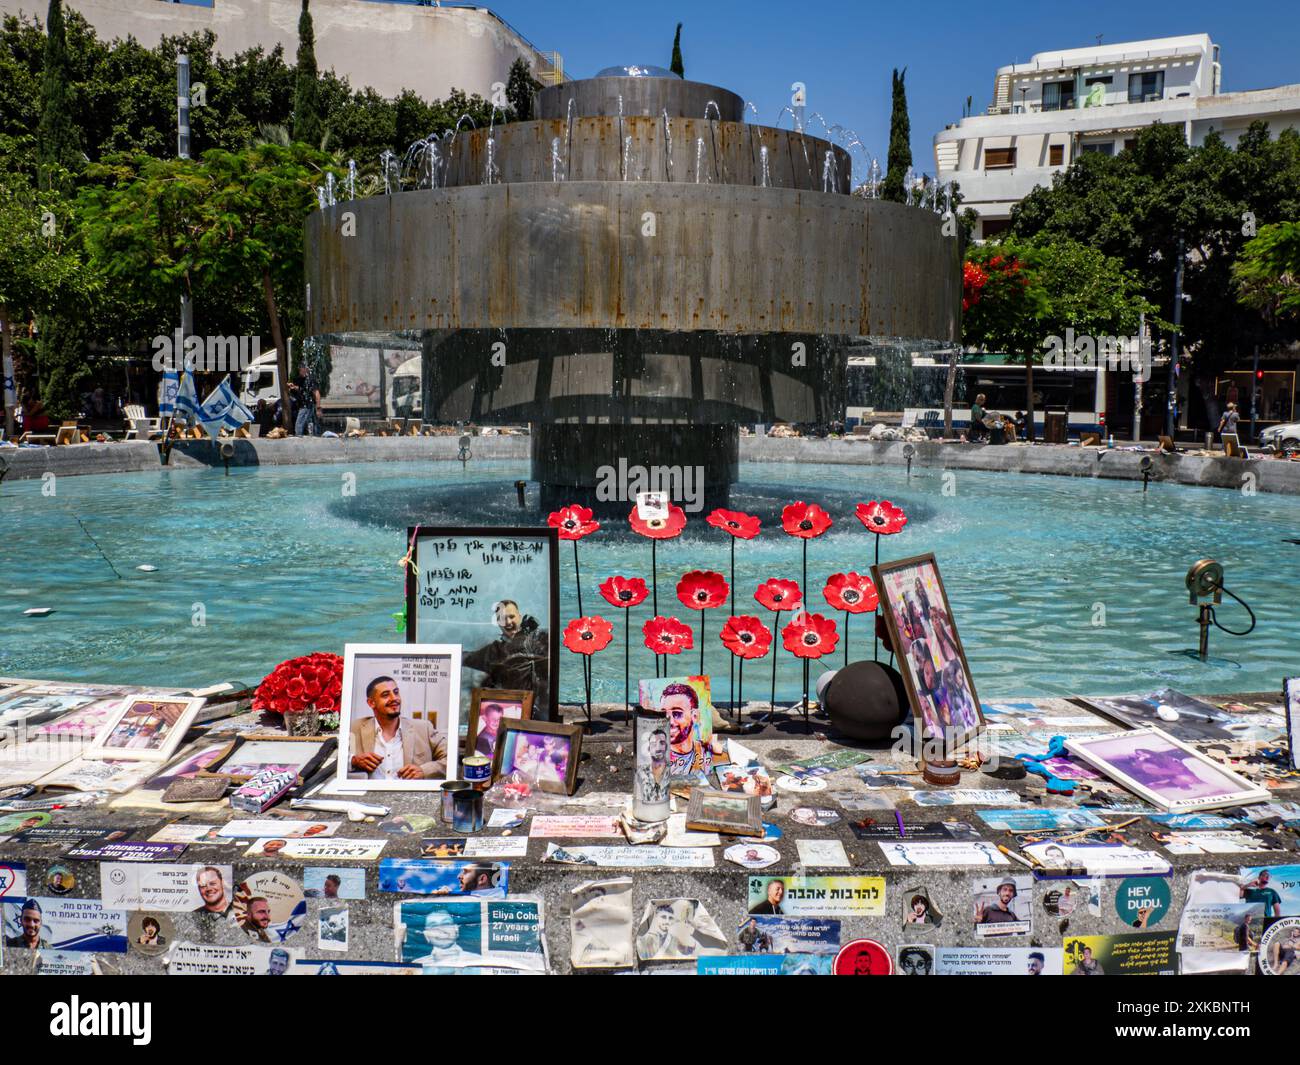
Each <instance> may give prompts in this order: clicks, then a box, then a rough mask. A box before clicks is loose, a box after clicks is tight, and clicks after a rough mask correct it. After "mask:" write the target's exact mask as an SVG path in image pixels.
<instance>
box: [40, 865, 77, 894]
mask: <svg viewBox="0 0 1300 1065" xmlns="http://www.w3.org/2000/svg"><path fill="white" fill-rule="evenodd" d="M45 886H46V887H48V888H49V889H50V891H52V892H53V893H54V894H56V895H66V894H67V893H68V892H69V891H71V890H72V889H73V888H75V887H76V886H77V876H76V874H75V873H74V872H73V871H72V870H71V869H69V868H68V867H67V866H66V865H51V866H50V868H49V871H48V872H47V873H46V874H45Z"/></svg>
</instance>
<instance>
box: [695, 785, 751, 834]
mask: <svg viewBox="0 0 1300 1065" xmlns="http://www.w3.org/2000/svg"><path fill="white" fill-rule="evenodd" d="M724 814H725V816H724ZM686 827H687V829H689V830H690V831H692V832H717V833H720V834H722V835H727V836H762V835H763V808H762V800H761V799H760V798H759V797H758V796H757V795H738V794H736V793H735V792H733V791H720V790H718V789H716V788H691V798H690V801H689V802H688V803H687V804H686Z"/></svg>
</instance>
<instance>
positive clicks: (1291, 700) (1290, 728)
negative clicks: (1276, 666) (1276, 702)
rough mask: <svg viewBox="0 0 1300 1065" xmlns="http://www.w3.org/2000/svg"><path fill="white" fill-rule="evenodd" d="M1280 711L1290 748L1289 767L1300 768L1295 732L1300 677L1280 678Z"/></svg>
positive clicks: (1298, 717) (1299, 716)
mask: <svg viewBox="0 0 1300 1065" xmlns="http://www.w3.org/2000/svg"><path fill="white" fill-rule="evenodd" d="M1282 712H1283V713H1284V714H1286V742H1287V746H1288V747H1290V749H1291V768H1292V769H1300V751H1297V750H1296V732H1297V731H1300V729H1298V728H1297V726H1300V677H1283V678H1282Z"/></svg>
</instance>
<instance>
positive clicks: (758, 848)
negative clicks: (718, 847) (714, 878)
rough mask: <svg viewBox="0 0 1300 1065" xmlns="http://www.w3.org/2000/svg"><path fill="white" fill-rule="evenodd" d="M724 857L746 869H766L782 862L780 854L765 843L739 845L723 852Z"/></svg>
mask: <svg viewBox="0 0 1300 1065" xmlns="http://www.w3.org/2000/svg"><path fill="white" fill-rule="evenodd" d="M722 856H723V857H724V858H726V859H727V861H729V862H733V863H734V864H736V865H743V866H744V867H745V868H746V869H766V868H767V867H768V866H769V865H776V863H777V862H779V861H780V860H781V854H780V852H779V851H778V850H777V849H776V848H775V847H769V846H767V844H765V843H737V844H735V846H732V847H728V848H727V849H726V850H725V851H723V852H722Z"/></svg>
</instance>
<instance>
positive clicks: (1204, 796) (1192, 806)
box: [1065, 728, 1268, 812]
mask: <svg viewBox="0 0 1300 1065" xmlns="http://www.w3.org/2000/svg"><path fill="white" fill-rule="evenodd" d="M1065 749H1066V750H1067V751H1069V752H1070V753H1071V754H1072V755H1074V757H1076V758H1078V759H1079V760H1080V761H1082V762H1087V763H1088V765H1090V766H1092V767H1093V768H1094V769H1096V770H1098V771H1099V772H1101V773H1104V774H1105V775H1106V776H1108V777H1110V779H1111V780H1113V781H1115V782H1116V783H1117V784H1122V785H1123V786H1124V787H1126V788H1128V790H1129V791H1131V792H1133V793H1134V794H1135V795H1137V796H1139V797H1141V798H1143V799H1146V800H1147V801H1148V802H1151V803H1155V804H1156V805H1157V806H1161V807H1163V808H1164V809H1166V810H1175V811H1178V812H1184V811H1188V810H1212V809H1214V808H1216V807H1220V806H1239V805H1241V804H1242V803H1248V802H1259V801H1260V800H1262V799H1266V798H1268V792H1267V790H1265V789H1264V788H1260V787H1256V786H1255V785H1254V784H1252V783H1251V782H1250V781H1248V780H1246V779H1245V778H1243V777H1239V776H1238V775H1237V774H1236V773H1233V772H1231V771H1229V770H1228V769H1225V768H1224V767H1223V766H1221V765H1219V764H1218V763H1217V762H1214V761H1212V760H1211V759H1209V758H1207V757H1205V755H1203V754H1200V753H1199V752H1198V751H1196V750H1193V749H1192V748H1191V747H1189V746H1187V744H1185V743H1180V742H1179V741H1178V740H1176V739H1174V738H1173V737H1172V736H1171V735H1169V734H1168V733H1167V732H1164V731H1162V730H1161V729H1158V728H1140V729H1133V730H1132V731H1129V732H1107V733H1103V734H1102V735H1100V736H1088V737H1081V738H1079V739H1067V740H1066V741H1065Z"/></svg>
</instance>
